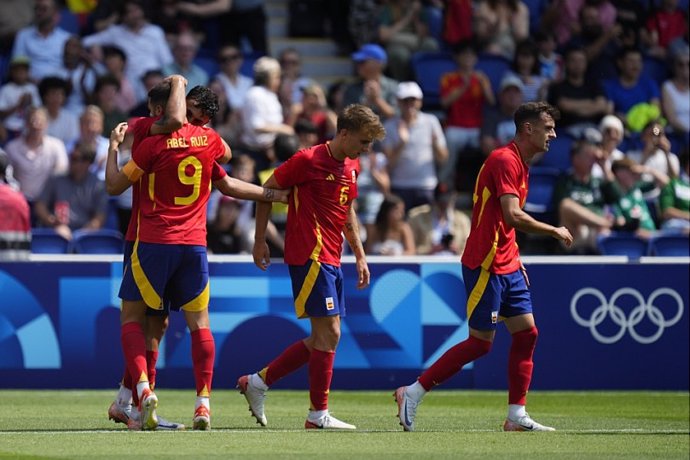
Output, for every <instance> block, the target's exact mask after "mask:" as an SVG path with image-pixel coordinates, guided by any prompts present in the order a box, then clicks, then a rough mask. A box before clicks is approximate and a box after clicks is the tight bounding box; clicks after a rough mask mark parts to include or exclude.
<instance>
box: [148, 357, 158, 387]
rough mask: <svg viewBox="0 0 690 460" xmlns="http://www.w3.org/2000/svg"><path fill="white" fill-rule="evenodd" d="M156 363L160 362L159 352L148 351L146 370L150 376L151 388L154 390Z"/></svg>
mask: <svg viewBox="0 0 690 460" xmlns="http://www.w3.org/2000/svg"><path fill="white" fill-rule="evenodd" d="M156 361H158V352H157V351H153V350H146V369H147V370H148V374H149V386H150V387H151V389H152V390H153V388H154V387H155V386H156Z"/></svg>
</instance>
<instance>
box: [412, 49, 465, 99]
mask: <svg viewBox="0 0 690 460" xmlns="http://www.w3.org/2000/svg"><path fill="white" fill-rule="evenodd" d="M411 63H412V71H413V72H414V75H415V78H416V80H417V83H419V86H420V87H421V88H422V92H423V93H424V109H425V110H429V109H434V108H439V107H440V106H441V76H442V75H443V74H444V73H447V72H453V71H454V70H456V69H457V68H458V66H457V64H456V63H455V60H454V59H453V55H452V54H451V53H440V52H439V53H434V52H429V53H426V52H419V53H415V54H413V55H412V61H411Z"/></svg>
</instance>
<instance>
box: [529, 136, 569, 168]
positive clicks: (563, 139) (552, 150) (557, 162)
mask: <svg viewBox="0 0 690 460" xmlns="http://www.w3.org/2000/svg"><path fill="white" fill-rule="evenodd" d="M573 142H575V139H574V138H573V137H572V136H570V135H568V134H561V135H559V136H558V137H557V138H556V139H554V140H552V141H551V143H550V144H549V151H548V152H546V153H545V154H544V155H543V156H542V157H541V159H540V160H539V161H538V162H537V164H536V165H535V166H543V167H549V168H555V169H557V170H558V171H560V172H565V171H567V170H569V169H570V149H571V148H572V146H573Z"/></svg>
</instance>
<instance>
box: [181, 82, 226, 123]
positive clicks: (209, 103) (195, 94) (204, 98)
mask: <svg viewBox="0 0 690 460" xmlns="http://www.w3.org/2000/svg"><path fill="white" fill-rule="evenodd" d="M187 99H191V100H193V101H194V103H195V104H196V106H197V107H198V108H199V109H201V111H202V112H203V114H204V115H206V116H207V117H209V118H213V117H215V116H216V114H217V113H218V110H219V108H220V106H219V105H218V96H216V93H214V92H213V91H211V90H210V89H209V88H207V87H205V86H195V87H194V88H192V89H191V90H190V91H189V93H187Z"/></svg>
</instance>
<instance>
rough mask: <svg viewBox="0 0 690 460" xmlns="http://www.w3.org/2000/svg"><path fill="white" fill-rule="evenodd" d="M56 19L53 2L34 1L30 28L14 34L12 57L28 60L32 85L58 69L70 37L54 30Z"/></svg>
mask: <svg viewBox="0 0 690 460" xmlns="http://www.w3.org/2000/svg"><path fill="white" fill-rule="evenodd" d="M59 20H60V13H59V11H58V6H57V0H35V2H34V25H32V26H28V27H25V28H23V29H21V30H20V31H19V32H18V33H17V37H16V39H15V41H14V46H13V47H12V57H18V56H27V57H28V58H29V59H31V72H30V73H31V79H32V80H33V81H35V82H38V81H40V80H41V79H43V78H44V77H46V76H48V75H55V74H57V73H58V72H59V71H60V69H61V68H62V54H63V52H64V50H65V42H66V41H67V40H68V39H69V37H70V34H69V32H67V31H65V30H63V29H61V28H60V27H58V22H59Z"/></svg>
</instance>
